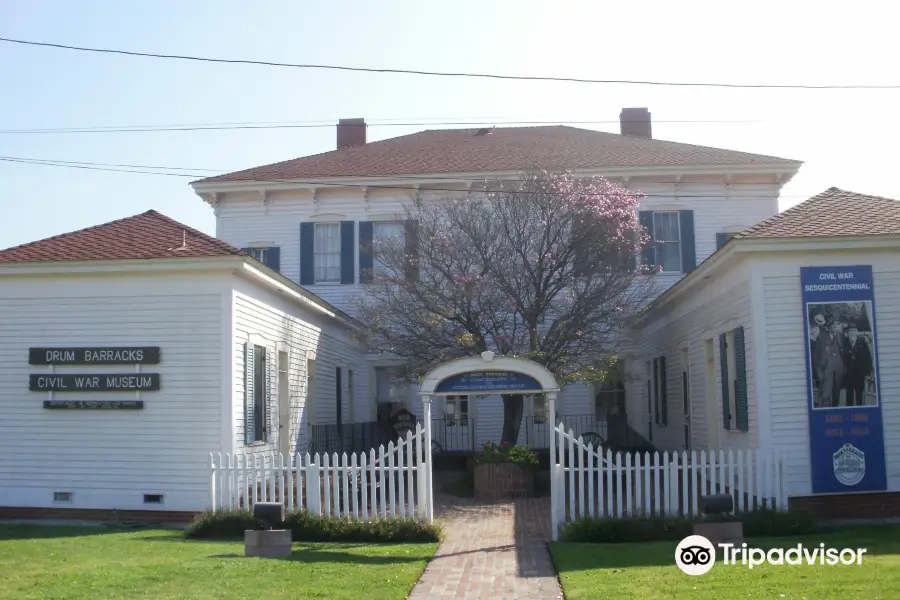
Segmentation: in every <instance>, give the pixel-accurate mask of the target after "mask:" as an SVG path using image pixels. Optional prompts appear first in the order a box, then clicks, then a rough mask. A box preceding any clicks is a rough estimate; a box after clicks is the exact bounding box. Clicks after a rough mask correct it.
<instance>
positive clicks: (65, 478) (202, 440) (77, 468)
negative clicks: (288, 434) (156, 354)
mask: <svg viewBox="0 0 900 600" xmlns="http://www.w3.org/2000/svg"><path fill="white" fill-rule="evenodd" d="M226 282H227V277H225V276H224V275H223V276H217V275H204V274H200V273H196V274H190V275H185V274H182V275H175V274H171V273H170V274H167V275H153V274H148V275H143V276H141V275H132V276H128V277H119V276H99V277H84V276H82V277H71V278H67V277H64V276H53V277H52V278H50V277H48V278H40V279H38V278H33V279H24V278H23V279H13V278H10V277H4V278H3V280H2V283H0V315H2V318H0V414H2V415H3V419H2V420H0V455H2V456H4V457H5V458H4V460H2V461H0V505H2V506H37V507H52V506H59V507H63V508H66V507H72V508H106V509H112V508H117V509H120V510H135V509H137V510H154V509H156V510H159V509H162V510H196V509H202V508H204V507H205V506H206V504H207V503H208V490H207V488H208V482H207V479H208V470H209V469H208V453H209V451H210V450H211V449H218V448H220V447H221V444H222V431H223V427H222V413H223V410H222V408H223V406H222V403H223V396H222V394H221V391H220V389H221V382H222V378H221V376H220V373H221V366H222V364H221V360H220V358H221V346H222V343H223V340H222V327H221V312H222V304H221V297H222V293H223V290H224V289H225V284H226ZM39 346H69V347H79V346H159V347H160V348H161V354H162V360H161V363H160V364H159V365H143V366H142V367H141V369H142V371H143V372H145V373H159V374H160V378H161V389H160V390H159V391H154V392H142V393H141V399H142V400H143V401H144V408H143V409H142V410H62V409H60V410H48V409H44V408H43V401H44V400H47V399H49V393H46V392H29V391H28V375H29V374H30V373H43V372H49V369H50V367H46V366H39V365H29V364H28V348H29V347H39ZM54 370H55V372H56V373H77V372H103V373H119V372H122V373H135V370H136V368H135V367H134V366H131V365H128V366H104V367H102V368H100V367H97V366H94V367H91V366H55V367H54ZM90 396H91V399H99V400H134V399H136V394H135V393H134V392H99V393H97V394H90ZM54 397H55V398H56V399H62V398H66V399H76V398H74V396H73V395H72V394H63V393H60V392H56V393H55V395H54ZM77 399H87V398H86V397H85V396H83V395H79V396H78V398H77ZM57 491H59V492H72V493H73V498H72V500H73V501H72V502H71V503H62V504H54V503H53V493H54V492H57ZM144 494H164V501H163V504H162V505H151V504H144V503H143V495H144Z"/></svg>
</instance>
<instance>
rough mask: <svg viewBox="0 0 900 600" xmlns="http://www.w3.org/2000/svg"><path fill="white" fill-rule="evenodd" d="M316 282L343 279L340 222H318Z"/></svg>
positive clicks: (315, 249)
mask: <svg viewBox="0 0 900 600" xmlns="http://www.w3.org/2000/svg"><path fill="white" fill-rule="evenodd" d="M313 254H314V255H315V276H316V282H328V281H340V280H341V227H340V224H339V223H316V235H315V247H314V250H313Z"/></svg>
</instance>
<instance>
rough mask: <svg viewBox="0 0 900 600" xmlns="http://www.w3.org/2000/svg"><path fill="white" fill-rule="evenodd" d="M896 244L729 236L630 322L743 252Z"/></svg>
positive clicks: (869, 239) (896, 242) (898, 238)
mask: <svg viewBox="0 0 900 600" xmlns="http://www.w3.org/2000/svg"><path fill="white" fill-rule="evenodd" d="M895 247H900V234H881V235H862V236H807V237H780V238H743V239H730V240H728V242H727V243H726V244H725V245H724V246H723V247H722V248H720V249H719V250H717V251H716V252H713V253H712V254H711V255H710V256H709V257H708V258H707V259H706V260H704V261H703V262H702V263H700V264H699V265H697V267H696V268H695V269H694V270H693V271H691V272H690V273H688V274H687V275H685V276H684V277H682V278H681V279H680V280H678V281H677V282H676V283H675V285H673V286H672V287H670V288H669V289H667V290H666V291H665V292H663V293H662V294H661V295H660V296H659V297H658V298H656V299H655V300H654V301H653V302H651V303H650V305H649V306H647V308H645V309H644V310H643V311H641V313H639V314H637V315H635V316H634V317H633V318H632V319H631V321H630V324H631V326H632V327H638V326H640V325H642V324H644V323H645V322H646V321H647V320H648V319H650V318H652V317H654V316H655V315H654V313H655V312H656V311H657V310H658V309H660V308H662V307H663V306H666V305H668V304H671V303H672V302H673V301H675V300H677V299H678V298H680V297H682V296H683V295H684V294H685V293H687V292H688V291H690V290H691V289H692V288H693V287H694V286H695V285H699V283H698V282H701V281H704V280H706V279H708V278H709V277H710V276H712V275H714V274H715V273H716V272H717V271H718V270H719V269H720V268H721V267H722V265H724V264H725V263H726V262H728V261H729V260H730V259H732V258H736V257H738V256H741V255H746V254H750V253H764V252H770V253H774V252H784V251H786V250H790V251H793V252H803V251H810V250H813V251H822V250H867V249H878V248H895Z"/></svg>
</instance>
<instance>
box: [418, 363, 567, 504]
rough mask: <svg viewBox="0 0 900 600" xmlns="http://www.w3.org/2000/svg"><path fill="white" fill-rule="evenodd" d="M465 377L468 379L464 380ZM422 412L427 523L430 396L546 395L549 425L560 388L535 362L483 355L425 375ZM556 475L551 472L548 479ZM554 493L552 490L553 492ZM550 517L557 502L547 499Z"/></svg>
mask: <svg viewBox="0 0 900 600" xmlns="http://www.w3.org/2000/svg"><path fill="white" fill-rule="evenodd" d="M466 376H471V377H469V378H466ZM419 392H420V394H421V396H422V405H423V408H424V413H425V414H424V415H423V420H424V421H425V456H426V464H427V465H428V466H427V469H426V475H425V476H426V478H427V479H426V488H427V489H428V496H429V497H428V503H427V504H428V521H429V522H431V521H432V520H433V519H434V512H433V507H434V491H433V477H432V466H431V439H432V438H431V399H432V397H433V396H447V395H457V394H470V395H474V396H477V395H485V394H545V395H546V397H547V409H548V412H549V422H550V423H555V422H556V395H557V394H558V393H559V384H558V383H557V382H556V378H555V377H554V376H553V374H552V373H551V372H550V371H548V370H547V369H546V367H543V366H542V365H539V364H537V363H536V362H533V361H530V360H526V359H524V358H515V357H511V356H495V355H494V353H493V352H490V351H488V352H482V353H481V356H470V357H467V358H458V359H455V360H451V361H448V362H446V363H443V364H441V365H439V366H437V367H435V368H434V369H432V370H431V371H429V372H428V374H427V375H425V378H424V379H423V380H422V385H421V386H420V388H419ZM555 464H556V444H550V465H551V469H553V465H555ZM554 473H555V469H553V471H552V473H551V478H552V476H553V474H554ZM554 489H555V488H554ZM550 498H551V504H552V505H553V506H552V508H551V511H553V512H552V514H554V515H555V514H556V510H555V508H556V506H555V504H556V502H557V499H556V498H555V496H554V495H553V494H551V495H550Z"/></svg>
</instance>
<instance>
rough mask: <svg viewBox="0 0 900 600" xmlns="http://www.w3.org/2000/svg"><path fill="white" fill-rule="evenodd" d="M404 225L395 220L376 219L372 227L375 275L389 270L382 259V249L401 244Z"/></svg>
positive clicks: (403, 235) (404, 229) (403, 236)
mask: <svg viewBox="0 0 900 600" xmlns="http://www.w3.org/2000/svg"><path fill="white" fill-rule="evenodd" d="M405 231H406V225H405V223H402V222H401V223H398V222H396V221H376V222H375V223H374V227H373V235H372V237H373V242H374V243H373V246H374V248H373V254H374V256H373V262H374V265H373V266H374V271H375V275H376V277H377V276H379V275H382V274H384V273H386V272H388V271H389V269H388V266H387V264H386V262H385V260H384V250H385V248H387V247H396V246H397V244H403V243H405V242H404V238H405Z"/></svg>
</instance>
